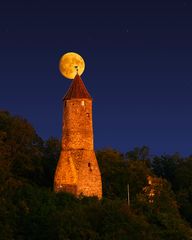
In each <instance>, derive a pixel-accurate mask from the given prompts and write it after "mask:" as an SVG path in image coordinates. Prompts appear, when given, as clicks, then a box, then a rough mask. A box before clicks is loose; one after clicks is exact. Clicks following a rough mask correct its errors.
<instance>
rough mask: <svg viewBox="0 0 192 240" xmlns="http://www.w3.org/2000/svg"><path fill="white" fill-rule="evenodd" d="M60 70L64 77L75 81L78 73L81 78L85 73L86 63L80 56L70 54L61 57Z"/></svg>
mask: <svg viewBox="0 0 192 240" xmlns="http://www.w3.org/2000/svg"><path fill="white" fill-rule="evenodd" d="M59 70H60V72H61V74H62V75H63V76H64V77H66V78H68V79H74V78H75V76H76V74H77V73H78V74H79V76H81V74H82V73H83V72H84V70H85V62H84V60H83V58H82V57H81V56H80V55H79V54H77V53H74V52H69V53H66V54H64V55H63V56H62V57H61V59H60V62H59Z"/></svg>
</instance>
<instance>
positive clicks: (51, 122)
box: [0, 0, 192, 155]
mask: <svg viewBox="0 0 192 240" xmlns="http://www.w3.org/2000/svg"><path fill="white" fill-rule="evenodd" d="M70 51H74V52H77V53H79V54H80V55H81V56H82V57H83V58H84V60H85V62H86V70H85V72H84V74H83V75H82V79H83V81H84V83H85V85H86V86H87V89H88V90H89V92H90V94H91V95H92V97H93V100H94V101H93V109H94V111H93V120H94V134H95V148H96V149H100V148H104V147H113V148H116V149H118V150H120V151H122V152H126V151H128V150H131V149H132V148H133V147H136V146H142V145H147V146H149V148H150V149H151V153H153V154H163V153H170V154H171V153H174V152H176V151H177V152H180V153H181V154H182V155H189V154H192V107H191V105H192V1H189V0H174V1H173V0H153V1H145V0H140V1H137V0H132V1H128V0H127V1H122V0H118V1H104V0H103V1H99V0H98V1H91V0H89V1H88V0H87V1H76V0H73V1H72V0H70V1H65V0H63V1H56V0H55V1H40V0H39V1H26V0H25V1H19V0H18V1H9V0H7V1H1V4H0V83H1V85H0V108H1V109H6V110H8V111H10V112H11V113H12V114H16V115H20V116H22V117H24V118H27V119H28V121H29V122H31V123H32V125H33V126H34V127H35V129H36V130H37V133H38V134H39V135H40V136H41V137H42V138H43V139H47V138H48V137H50V136H54V137H59V138H60V137H61V120H62V97H63V96H64V94H65V92H66V90H67V89H68V87H69V85H70V83H71V81H70V80H68V79H65V78H63V77H62V75H61V74H60V72H59V69H58V63H59V59H60V57H61V55H63V54H64V53H66V52H70Z"/></svg>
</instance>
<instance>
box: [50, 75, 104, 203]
mask: <svg viewBox="0 0 192 240" xmlns="http://www.w3.org/2000/svg"><path fill="white" fill-rule="evenodd" d="M63 101H64V106H63V108H64V109H63V126H62V150H61V154H60V158H59V161H58V164H57V168H56V172H55V179H54V190H55V192H59V191H64V192H70V193H73V194H74V195H76V196H79V195H81V194H82V195H84V196H97V197H98V198H101V197H102V183H101V174H100V170H99V166H98V163H97V159H96V156H95V151H94V146H93V124H92V98H91V96H90V94H89V93H88V91H87V89H86V87H85V85H84V83H83V81H82V80H81V78H80V76H79V75H78V74H77V75H76V76H75V78H74V80H73V81H72V84H71V86H70V88H69V90H68V91H67V93H66V95H65V97H64V98H63Z"/></svg>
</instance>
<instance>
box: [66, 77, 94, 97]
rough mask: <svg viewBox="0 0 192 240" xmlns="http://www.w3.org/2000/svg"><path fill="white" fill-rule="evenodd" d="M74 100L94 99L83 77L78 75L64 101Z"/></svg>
mask: <svg viewBox="0 0 192 240" xmlns="http://www.w3.org/2000/svg"><path fill="white" fill-rule="evenodd" d="M73 98H88V99H92V98H91V95H90V94H89V92H88V91H87V89H86V87H85V85H84V83H83V81H82V79H81V77H80V76H79V75H78V74H77V75H76V76H75V78H74V79H73V82H72V83H71V86H70V87H69V89H68V91H67V93H66V95H65V96H64V98H63V100H70V99H73Z"/></svg>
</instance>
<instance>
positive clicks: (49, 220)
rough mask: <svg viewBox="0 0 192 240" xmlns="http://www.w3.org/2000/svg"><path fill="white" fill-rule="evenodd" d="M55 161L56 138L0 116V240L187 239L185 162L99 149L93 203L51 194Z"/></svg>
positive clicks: (190, 185) (189, 182)
mask: <svg viewBox="0 0 192 240" xmlns="http://www.w3.org/2000/svg"><path fill="white" fill-rule="evenodd" d="M59 154H60V140H59V139H57V138H53V137H50V138H49V139H48V140H43V139H42V138H40V137H39V136H38V134H37V133H36V131H35V129H34V128H33V126H32V125H31V124H30V123H29V122H28V121H27V120H26V119H23V118H21V117H19V116H13V115H11V114H10V113H9V112H7V111H1V112H0V239H2V240H10V239H16V240H17V239H18V240H22V239H23V240H24V239H29V240H31V239H32V240H33V239H34V240H36V239H41V240H42V239H46V240H47V239H59V240H60V239H63V240H64V239H72V240H74V239H77V240H78V239H83V240H86V239H87V240H88V239H93V240H94V239H95V240H97V239H98V240H99V239H101V240H108V239H110V240H113V239H114V240H124V239H125V240H126V239H134V240H137V239H138V240H140V239H143V240H145V239H146V240H150V239H157V240H158V239H159V240H161V239H162V240H164V239H174V240H177V239H178V240H180V239H186V240H188V239H192V229H191V225H192V207H191V206H192V175H191V172H192V157H191V156H189V157H187V158H182V157H181V156H180V155H179V154H174V155H172V156H170V155H164V156H153V157H151V155H150V150H149V148H148V147H146V146H143V147H141V148H139V147H135V148H134V149H133V150H130V151H128V152H127V153H125V154H124V153H121V152H119V151H117V150H115V149H101V150H99V151H97V153H96V155H97V159H98V163H99V166H100V170H101V174H102V183H103V199H102V200H101V201H99V200H98V199H97V198H94V197H92V198H88V197H83V198H75V197H74V196H73V195H71V194H68V193H57V194H56V193H54V192H53V187H52V185H53V177H54V171H55V168H56V164H57V161H58V159H59ZM127 184H129V186H130V202H131V205H130V206H128V205H127Z"/></svg>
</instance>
